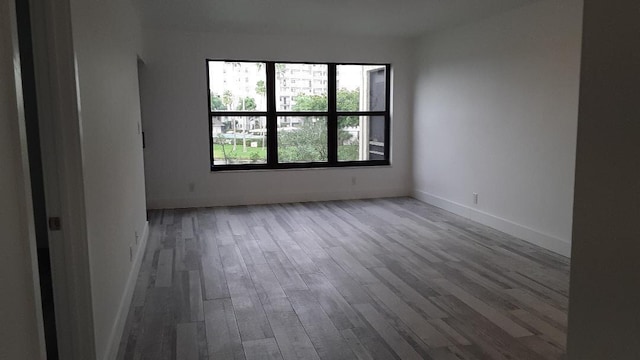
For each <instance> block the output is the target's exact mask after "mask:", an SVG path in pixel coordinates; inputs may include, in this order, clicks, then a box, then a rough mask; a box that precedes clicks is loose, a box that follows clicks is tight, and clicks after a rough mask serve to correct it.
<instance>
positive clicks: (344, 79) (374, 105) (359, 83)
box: [336, 65, 386, 111]
mask: <svg viewBox="0 0 640 360" xmlns="http://www.w3.org/2000/svg"><path fill="white" fill-rule="evenodd" d="M336 88H337V89H336V91H337V93H336V108H337V110H338V111H384V110H386V109H385V99H386V96H385V95H386V94H385V93H386V68H385V66H384V65H338V66H336Z"/></svg>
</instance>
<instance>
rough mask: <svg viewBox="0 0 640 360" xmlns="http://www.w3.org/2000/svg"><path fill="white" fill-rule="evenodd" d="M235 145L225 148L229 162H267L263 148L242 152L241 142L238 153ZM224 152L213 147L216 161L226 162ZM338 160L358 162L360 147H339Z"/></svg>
mask: <svg viewBox="0 0 640 360" xmlns="http://www.w3.org/2000/svg"><path fill="white" fill-rule="evenodd" d="M232 149H233V145H232V144H227V145H225V146H224V152H226V155H227V156H226V158H227V159H229V160H245V161H247V160H254V161H260V162H262V161H266V159H267V149H266V148H262V147H257V148H252V147H249V146H247V151H242V143H241V142H240V143H239V144H238V145H237V146H236V151H232ZM224 152H223V151H222V145H220V144H214V145H213V157H214V159H216V160H224V159H225V156H224ZM338 159H339V160H340V161H348V160H357V159H358V145H340V146H339V147H338Z"/></svg>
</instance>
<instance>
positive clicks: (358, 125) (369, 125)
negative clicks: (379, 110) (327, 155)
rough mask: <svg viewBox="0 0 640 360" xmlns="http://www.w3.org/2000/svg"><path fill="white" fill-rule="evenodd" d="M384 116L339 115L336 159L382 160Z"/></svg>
mask: <svg viewBox="0 0 640 360" xmlns="http://www.w3.org/2000/svg"><path fill="white" fill-rule="evenodd" d="M384 135H385V129H384V116H339V117H338V161H365V160H384V149H385V147H386V144H385V136H384Z"/></svg>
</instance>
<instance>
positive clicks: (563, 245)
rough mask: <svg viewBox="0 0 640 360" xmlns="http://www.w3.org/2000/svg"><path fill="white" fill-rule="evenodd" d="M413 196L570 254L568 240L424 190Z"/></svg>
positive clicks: (567, 254)
mask: <svg viewBox="0 0 640 360" xmlns="http://www.w3.org/2000/svg"><path fill="white" fill-rule="evenodd" d="M413 197H414V198H416V199H418V200H420V201H423V202H425V203H427V204H431V205H433V206H437V207H439V208H442V209H444V210H447V211H450V212H452V213H454V214H457V215H460V216H464V217H466V218H468V219H471V220H473V221H477V222H479V223H481V224H483V225H487V226H489V227H492V228H494V229H497V230H500V231H502V232H505V233H507V234H509V235H512V236H515V237H517V238H519V239H522V240H525V241H528V242H530V243H532V244H534V245H538V246H540V247H543V248H545V249H547V250H550V251H553V252H555V253H557V254H560V255H563V256H567V257H570V256H571V242H570V241H567V240H564V239H560V238H557V237H554V236H551V235H547V234H544V233H542V232H539V231H537V230H534V229H532V228H530V227H527V226H524V225H521V224H518V223H515V222H513V221H510V220H507V219H504V218H501V217H499V216H495V215H492V214H489V213H486V212H484V211H480V210H477V209H473V208H470V207H468V206H466V205H462V204H458V203H456V202H453V201H450V200H447V199H444V198H441V197H439V196H435V195H432V194H429V193H427V192H424V191H419V190H415V191H414V194H413Z"/></svg>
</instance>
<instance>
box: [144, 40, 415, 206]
mask: <svg viewBox="0 0 640 360" xmlns="http://www.w3.org/2000/svg"><path fill="white" fill-rule="evenodd" d="M145 35H146V36H145V40H146V41H145V49H146V50H147V51H148V53H147V54H148V56H147V57H146V59H145V60H146V65H145V69H144V71H143V77H142V78H143V82H142V89H143V113H144V127H145V129H144V130H145V138H146V145H147V147H146V149H145V166H146V179H147V202H148V205H149V206H150V207H152V208H162V207H193V206H206V205H229V204H250V203H267V202H286V201H306V200H327V199H342V198H357V197H377V196H396V195H408V194H410V186H411V185H410V182H411V176H410V171H411V170H410V168H411V152H410V148H411V136H410V123H411V117H412V115H411V101H412V94H411V90H412V87H411V84H412V79H413V77H412V75H413V74H412V69H411V62H410V47H409V45H410V43H409V42H407V41H400V40H397V39H384V38H368V39H363V38H349V37H329V36H321V35H312V36H303V35H295V34H293V35H290V36H278V35H240V34H234V33H169V32H161V31H154V30H149V31H146V32H145ZM207 58H213V59H215V58H218V59H257V60H291V61H305V60H306V61H318V62H322V61H353V62H357V61H363V62H390V63H391V64H392V67H393V74H392V77H393V99H392V102H393V105H392V123H393V127H392V149H391V158H392V159H391V162H392V165H391V167H376V168H340V169H314V170H285V171H283V170H277V171H251V172H247V171H244V172H238V171H235V172H211V171H210V165H209V163H210V160H209V137H208V131H209V130H208V129H209V127H208V126H209V125H208V122H207V121H208V99H207V79H206V72H205V71H206V67H205V59H207ZM354 176H355V177H356V185H355V186H353V185H352V182H351V178H352V177H354ZM189 183H194V185H195V190H194V191H193V192H190V191H189Z"/></svg>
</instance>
